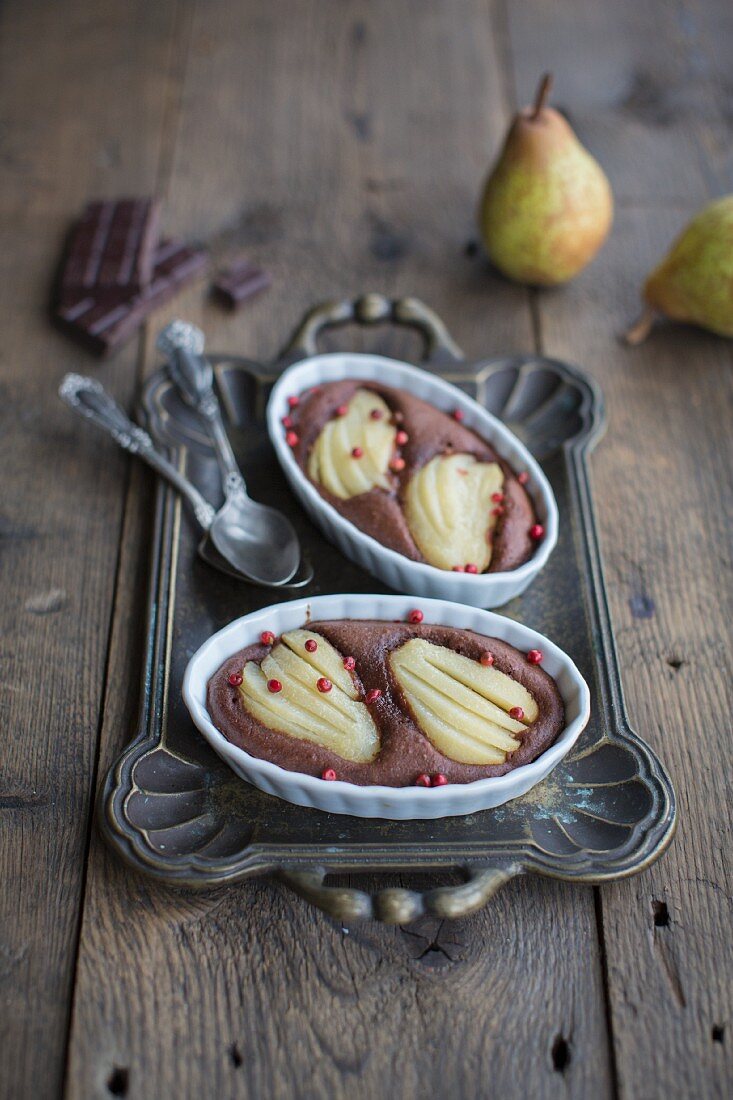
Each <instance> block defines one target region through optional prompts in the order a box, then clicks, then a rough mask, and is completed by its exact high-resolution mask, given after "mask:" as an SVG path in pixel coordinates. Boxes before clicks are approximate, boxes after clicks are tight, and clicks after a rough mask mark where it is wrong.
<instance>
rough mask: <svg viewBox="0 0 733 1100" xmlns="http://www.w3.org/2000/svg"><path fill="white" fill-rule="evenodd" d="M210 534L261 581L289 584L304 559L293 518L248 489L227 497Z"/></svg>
mask: <svg viewBox="0 0 733 1100" xmlns="http://www.w3.org/2000/svg"><path fill="white" fill-rule="evenodd" d="M209 536H210V538H211V541H212V542H213V544H214V546H215V547H216V549H217V550H218V551H219V553H220V554H221V555H222V557H224V558H226V560H227V561H228V562H230V563H231V564H232V565H233V566H234V568H235V569H237V570H238V571H239V572H241V573H246V574H247V576H248V577H249V578H250V579H251V580H253V581H254V582H255V583H257V584H285V583H287V581H289V580H291V579H292V577H293V576H294V575H295V573H296V571H297V569H298V564H299V563H300V545H299V543H298V537H297V535H296V533H295V529H294V527H293V525H292V523H291V522H290V520H289V519H288V518H287V517H286V516H284V515H283V514H282V512H278V511H277V510H276V509H275V508H270V507H268V505H266V504H258V503H257V502H256V501H254V500H251V499H250V498H249V497H248V496H246V495H245V494H244V493H233V494H231V495H230V496H228V497H227V499H226V500H225V502H224V504H223V505H222V507H221V508H220V509H219V511H218V512H217V513H216V515H215V516H214V520H213V522H212V524H211V527H210V529H209Z"/></svg>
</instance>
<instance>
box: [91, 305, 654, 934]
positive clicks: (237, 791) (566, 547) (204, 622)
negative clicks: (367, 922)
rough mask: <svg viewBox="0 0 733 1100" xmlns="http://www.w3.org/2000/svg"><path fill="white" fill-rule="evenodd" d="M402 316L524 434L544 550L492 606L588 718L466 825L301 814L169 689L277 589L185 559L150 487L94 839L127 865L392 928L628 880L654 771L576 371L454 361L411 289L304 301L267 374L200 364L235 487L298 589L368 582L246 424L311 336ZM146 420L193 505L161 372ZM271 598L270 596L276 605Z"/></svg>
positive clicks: (444, 368) (185, 426)
mask: <svg viewBox="0 0 733 1100" xmlns="http://www.w3.org/2000/svg"><path fill="white" fill-rule="evenodd" d="M349 321H350V322H355V323H361V324H366V323H373V322H377V321H379V322H387V321H390V322H392V323H397V324H408V325H412V326H414V327H417V328H418V329H419V330H420V332H421V333H422V335H423V336H424V338H425V346H426V359H425V361H424V363H423V365H424V366H426V367H427V368H428V369H433V370H437V371H439V372H440V373H441V374H442V375H443V376H444V377H445V378H448V379H449V380H450V381H452V382H454V383H455V384H456V385H458V386H460V387H461V388H462V389H464V390H465V391H466V392H467V393H470V394H471V395H472V396H475V397H476V398H477V400H478V401H480V402H481V403H482V404H484V405H485V406H486V407H487V408H488V409H490V410H491V411H492V412H493V413H495V414H497V415H499V416H501V417H502V419H505V420H506V421H507V422H508V423H509V424H510V425H511V426H512V428H513V429H514V430H515V431H516V432H517V433H518V434H519V435H520V436H521V437H522V438H523V440H524V441H525V442H526V443H527V444H528V446H529V447H530V449H531V450H532V451H533V452H534V454H535V455H536V456H537V458H538V459H539V460H540V461H541V462H542V465H543V467H544V469H545V471H546V473H547V475H548V477H549V478H550V481H551V483H552V485H553V488H554V491H555V494H556V496H557V500H558V505H559V508H560V516H561V536H560V541H559V544H558V546H557V549H556V550H555V552H554V554H553V555H552V557H551V559H550V562H549V565H548V566H547V568H546V569H545V570H544V572H543V574H542V575H541V577H540V578H539V579H538V580H537V581H536V582H535V584H534V585H533V586H532V587H531V588H530V589H529V591H528V592H526V593H525V594H524V595H523V596H522V597H520V598H519V599H517V600H514V601H513V602H512V603H510V604H508V605H507V606H506V607H505V608H504V609H503V612H504V613H505V614H507V615H511V616H513V617H515V618H517V619H521V620H522V621H526V622H527V623H530V624H531V625H532V626H533V627H536V628H537V629H539V630H541V631H543V632H545V633H547V634H549V635H550V636H551V637H552V638H554V639H556V640H557V641H559V642H560V643H561V644H562V646H563V648H564V649H566V650H567V651H568V652H569V653H570V654H571V656H572V657H573V658H574V660H575V661H576V662H577V664H578V666H579V668H580V670H581V672H582V673H583V674H584V676H585V677H586V679H587V681H588V683H589V684H590V686H591V692H592V697H593V715H592V718H591V722H590V724H589V726H588V728H587V729H586V731H585V732H584V734H583V735H582V737H581V739H580V741H579V743H578V745H577V746H576V748H575V750H574V751H573V752H572V753H571V755H570V756H569V757H568V758H567V759H566V760H565V761H564V762H563V763H562V764H561V765H560V766H559V767H558V768H556V769H555V771H553V772H552V773H551V775H550V776H549V778H548V779H547V780H546V781H545V782H544V783H543V784H542V785H541V786H539V787H537V788H536V789H535V790H534V791H531V792H530V793H529V794H528V795H527V796H525V797H524V798H522V799H518V800H516V801H513V802H510V803H508V804H507V805H505V806H503V807H501V808H498V809H495V810H486V811H484V812H483V813H479V814H475V815H472V816H469V817H457V818H447V819H444V820H441V821H426V822H418V821H409V822H391V821H369V820H360V819H357V818H350V817H343V816H338V815H330V814H325V813H321V812H320V811H317V810H307V809H302V808H300V807H298V806H292V805H290V804H289V803H286V802H283V801H280V800H279V799H276V798H273V797H271V796H268V795H266V794H263V793H261V792H260V791H258V790H256V789H255V788H254V787H250V786H249V785H248V784H246V783H244V782H243V781H242V780H240V779H238V778H237V777H236V776H235V775H234V774H233V773H232V772H231V771H230V770H229V769H228V768H227V767H226V765H225V764H224V763H223V762H222V761H221V760H220V759H219V758H218V757H217V756H216V755H215V754H214V753H213V752H212V750H210V749H209V747H208V746H207V744H206V743H205V741H204V740H203V738H202V737H201V736H200V735H199V734H198V732H197V731H196V729H195V728H194V726H193V724H192V722H191V721H190V719H189V717H188V713H187V712H186V710H185V708H184V705H183V701H182V699H181V695H180V686H181V680H182V676H183V671H184V669H185V666H186V663H187V661H188V659H189V657H190V656H191V654H192V653H193V652H194V651H195V650H196V649H197V648H198V646H199V645H200V644H201V642H203V641H204V640H205V639H206V638H207V637H208V636H209V635H210V634H211V633H212V632H213V631H215V630H217V629H218V628H219V627H221V626H222V625H223V624H225V623H226V622H228V621H230V620H231V619H233V618H235V617H237V616H239V615H243V614H245V613H246V612H248V611H251V610H254V609H255V608H257V607H262V606H266V605H267V604H269V603H272V602H274V600H275V599H276V598H277V596H276V595H273V592H272V591H268V590H264V589H257V588H254V587H252V586H250V585H247V584H244V583H239V582H237V581H234V580H230V579H228V578H227V577H225V576H223V575H221V574H219V573H218V572H216V571H215V570H213V569H212V568H211V567H209V566H207V565H206V564H205V563H203V562H202V561H200V559H199V558H198V557H197V555H196V545H197V541H198V534H197V532H196V531H195V530H194V526H193V523H192V521H191V520H190V517H189V516H188V514H187V512H186V511H185V506H183V505H182V504H181V502H180V501H179V499H178V498H177V497H176V496H175V494H174V493H173V492H172V491H170V490H169V489H167V488H166V487H165V486H164V485H163V484H162V483H161V484H159V486H158V489H157V497H156V506H155V531H154V539H153V553H152V561H151V576H150V595H149V605H148V633H147V643H146V650H145V665H144V672H143V687H142V703H141V711H140V718H139V725H138V727H137V730H136V731H135V735H134V737H133V739H132V741H131V742H130V744H129V745H128V747H127V748H126V749H125V750H124V752H123V753H122V755H121V756H120V758H119V759H118V760H117V762H116V763H115V764H114V766H113V767H112V768H111V770H110V772H109V774H108V775H107V777H106V781H105V783H104V787H103V790H102V792H101V798H100V818H101V823H102V828H103V831H104V833H105V835H106V837H107V839H108V840H109V841H110V843H111V844H112V845H113V847H114V848H115V849H116V850H117V851H118V852H119V853H120V855H121V856H123V857H124V859H125V860H127V862H128V863H129V864H131V865H132V866H133V867H135V868H137V869H138V870H140V871H144V872H146V873H148V874H151V875H153V876H155V878H157V879H159V880H161V881H163V882H166V883H168V884H170V885H172V886H178V887H186V888H189V887H213V886H218V885H220V884H222V883H225V882H237V881H239V880H241V879H244V878H247V877H249V876H253V875H264V874H277V875H278V876H279V877H280V879H281V880H282V881H284V882H286V883H287V884H288V885H289V886H290V887H292V888H293V889H294V890H295V891H297V892H298V893H299V894H301V895H302V896H303V897H305V898H307V899H308V900H309V901H311V902H313V903H315V904H316V905H318V906H320V907H321V908H322V909H325V910H326V911H327V912H329V913H330V914H331V915H333V916H335V917H337V918H339V919H340V920H342V921H350V920H354V919H356V918H362V917H371V918H375V919H379V920H383V921H389V922H396V923H405V922H407V921H410V920H412V919H414V918H415V917H417V916H419V915H421V914H422V913H425V912H428V913H431V914H434V915H438V916H441V917H456V916H461V915H463V914H465V913H467V912H470V911H472V910H474V909H476V908H478V907H480V906H481V905H483V904H484V903H485V902H486V901H487V900H488V898H489V897H490V896H491V895H492V894H493V893H494V891H495V890H496V889H497V888H498V887H499V886H500V885H501V884H502V883H504V882H505V881H506V880H507V879H508V878H510V877H511V876H513V875H517V874H523V873H525V872H534V873H537V874H543V875H550V876H553V877H555V878H562V879H567V880H571V881H579V882H583V883H600V882H604V881H606V880H609V879H614V878H620V877H622V876H625V875H630V874H633V873H635V872H637V871H641V870H642V869H643V868H644V867H646V866H648V865H649V864H650V863H651V862H652V861H653V860H654V859H656V858H657V857H658V856H659V855H660V854H661V852H662V851H663V850H664V848H665V847H666V846H667V844H668V843H669V841H670V840H671V837H672V835H673V832H674V826H675V797H674V791H673V789H672V785H671V783H670V780H669V777H668V776H667V774H666V772H665V771H664V769H663V767H662V765H661V764H660V762H659V760H658V759H657V758H656V756H655V755H654V754H653V753H652V751H651V750H650V749H649V747H648V746H647V745H646V744H645V743H644V741H642V740H641V738H640V737H639V736H638V735H637V734H636V733H634V732H633V731H632V730H631V728H630V727H629V724H628V720H627V718H626V714H625V711H624V705H623V699H622V692H621V683H620V678H619V670H618V663H617V658H616V653H615V648H614V642H613V636H612V633H611V627H610V622H609V613H608V606H607V602H606V594H605V590H604V582H603V572H602V567H601V559H600V552H599V547H598V539H597V534H596V525H595V520H594V515H593V507H592V502H591V491H590V485H589V479H588V466H587V459H588V454H589V452H590V450H591V449H592V447H593V445H594V443H595V442H596V441H597V439H598V437H599V435H600V432H601V429H602V425H603V402H602V399H601V394H600V392H599V390H598V389H597V387H596V386H595V384H594V383H593V382H592V381H591V379H589V378H588V377H586V376H585V375H584V374H583V373H582V372H581V371H580V370H577V369H575V368H573V367H570V366H567V365H566V364H564V363H560V362H557V361H555V360H550V359H544V358H540V357H509V358H505V359H495V360H487V361H480V362H476V363H467V362H465V361H464V359H463V357H462V355H461V352H460V350H459V349H458V348H457V346H456V345H455V344H454V342H453V341H452V340H451V338H450V336H449V335H448V333H447V332H446V330H445V327H444V326H443V324H442V323H441V322H440V320H439V319H438V318H437V317H436V316H435V314H433V313H432V312H431V311H430V310H428V309H427V307H426V306H424V305H423V304H422V303H421V302H418V301H416V300H415V299H403V300H400V301H396V302H390V301H388V300H386V299H384V298H382V297H381V296H378V295H368V296H367V297H365V298H362V299H359V301H357V302H348V301H347V302H340V303H331V304H326V305H323V306H319V307H317V308H316V309H314V310H312V311H311V312H310V314H308V316H307V317H306V319H305V320H304V322H303V324H302V325H301V326H300V328H299V329H298V330H297V332H296V333H295V335H294V336H293V338H292V339H291V341H290V343H289V344H288V346H287V348H286V350H285V352H284V353H283V355H282V356H281V358H280V359H279V360H278V362H277V363H276V364H275V365H274V366H273V367H272V368H263V367H262V366H261V365H260V364H258V363H255V362H251V361H249V360H247V359H242V358H236V357H231V356H218V357H215V358H214V362H215V371H216V378H217V384H218V388H219V393H220V395H221V398H222V404H223V406H224V408H225V410H226V414H227V416H228V419H229V422H230V425H231V436H232V440H233V444H234V446H235V450H236V451H237V454H238V457H239V459H240V460H241V465H242V468H243V471H244V475H245V478H246V480H247V484H248V487H249V489H250V491H251V493H252V495H253V496H254V497H255V498H256V499H267V500H269V501H270V502H271V503H273V504H274V505H275V506H277V507H280V508H283V509H284V510H286V511H287V512H289V514H290V515H291V516H292V518H293V520H294V522H295V524H296V526H297V527H298V530H299V534H300V536H301V538H302V541H303V545H304V547H305V548H306V553H307V555H308V556H309V557H310V559H311V561H312V563H313V565H314V566H315V576H314V579H313V581H312V582H311V584H310V585H309V587H308V588H306V589H304V590H302V591H301V592H299V593H298V594H299V595H302V594H304V593H305V594H313V595H315V594H317V593H322V592H337V591H346V592H358V591H361V592H370V591H371V592H374V591H385V589H384V588H383V587H382V586H381V585H380V584H379V582H377V581H376V580H374V579H373V578H372V577H370V576H368V575H367V574H365V573H364V572H362V571H361V570H360V569H359V568H357V567H356V566H354V565H352V564H351V563H350V562H349V561H347V560H346V559H344V558H343V557H342V556H341V554H340V553H339V552H338V551H337V550H336V549H335V548H334V547H332V546H331V545H329V544H328V543H327V542H325V540H324V539H323V538H322V537H321V536H320V534H319V533H318V532H317V531H316V529H315V528H314V527H313V526H312V525H311V524H310V521H309V520H308V519H307V518H306V517H305V516H304V515H303V514H302V513H301V512H300V510H299V509H298V508H297V506H296V505H295V502H294V500H293V498H292V497H291V496H290V492H289V490H288V488H287V486H286V484H285V481H284V478H283V477H282V475H281V473H280V470H279V468H278V466H277V463H276V461H275V457H274V455H273V453H272V449H271V447H270V445H269V442H268V439H267V436H266V433H265V431H264V429H263V426H262V413H263V408H264V404H265V401H266V397H267V391H268V383H270V382H271V381H272V379H273V378H274V377H276V376H277V374H278V373H279V371H280V370H281V369H282V367H283V366H284V365H285V364H287V363H290V362H293V361H296V360H298V359H300V358H302V357H304V356H306V355H312V354H314V353H315V352H316V350H317V348H316V341H317V339H318V337H319V334H320V333H321V331H322V330H323V329H325V328H326V327H328V326H331V325H336V324H342V323H345V322H349ZM142 410H143V413H144V416H145V419H146V420H147V423H148V427H149V428H150V430H151V432H152V433H153V435H154V436H155V437H156V438H157V440H158V441H159V442H161V443H163V444H164V445H165V446H166V447H167V448H168V450H169V452H170V453H171V454H172V456H173V457H174V459H175V460H176V461H177V462H178V463H179V464H180V467H181V468H182V469H185V471H186V472H187V474H188V476H189V477H190V478H191V479H192V480H193V481H194V482H195V483H196V484H197V485H198V486H199V488H200V489H201V490H202V492H203V493H204V495H207V496H208V497H209V499H211V500H212V502H214V503H216V502H217V501H218V500H219V499H220V490H219V485H218V475H217V472H216V465H215V463H214V460H213V456H212V454H211V451H210V450H209V447H208V445H207V441H206V438H205V436H204V434H203V432H202V430H201V429H200V425H199V424H198V423H197V420H196V417H195V414H193V413H192V412H191V411H190V410H189V409H188V408H186V407H184V406H183V405H182V404H181V403H180V402H179V400H178V399H177V398H176V396H175V393H174V392H173V390H172V389H171V387H170V385H169V383H168V382H167V380H166V377H165V375H164V374H163V372H162V371H161V372H159V373H157V374H155V375H154V376H153V377H152V378H151V379H150V380H149V382H148V384H147V386H146V387H145V391H144V394H143V397H142ZM292 595H293V593H292V592H288V591H285V592H283V594H282V597H283V599H288V598H291V597H292ZM455 868H460V869H462V870H463V872H464V878H465V881H464V882H462V883H461V884H459V885H450V886H441V887H436V888H434V889H431V890H429V891H427V892H425V893H420V892H417V891H414V890H409V889H401V888H400V889H395V888H384V889H382V890H381V891H379V892H377V893H376V894H374V895H371V894H369V893H366V892H364V891H362V890H359V889H357V888H354V887H352V886H345V887H342V886H332V885H329V884H328V883H327V882H326V881H325V878H326V875H327V874H330V873H337V872H338V873H343V872H359V871H361V872H365V871H369V872H374V871H387V870H391V871H393V872H394V871H399V872H419V871H427V870H432V871H436V870H442V871H444V872H445V871H447V870H448V869H455Z"/></svg>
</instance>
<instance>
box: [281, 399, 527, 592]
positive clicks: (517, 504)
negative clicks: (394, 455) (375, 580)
mask: <svg viewBox="0 0 733 1100" xmlns="http://www.w3.org/2000/svg"><path fill="white" fill-rule="evenodd" d="M359 389H365V390H371V391H372V392H374V393H376V394H378V395H379V396H380V397H381V398H382V400H383V401H385V403H386V404H387V405H388V406H389V408H390V409H391V410H392V414H393V419H394V422H395V423H396V424H397V425H398V426H399V427H400V428H403V429H404V430H405V431H406V432H407V434H408V437H409V438H408V441H407V443H406V444H404V446H403V447H401V448H399V455H400V457H401V458H403V459H404V460H405V466H404V469H403V470H402V471H401V472H400V473H392V474H391V475H390V477H391V480H392V483H393V486H394V488H393V491H392V492H385V490H384V489H381V488H374V489H371V490H370V491H369V492H367V493H360V494H359V495H358V496H354V497H351V498H350V499H349V500H341V499H340V498H339V497H336V496H333V494H331V493H329V492H328V490H327V489H326V488H325V487H324V486H323V485H321V484H319V482H317V481H312V482H311V483H312V484H313V485H315V487H316V489H317V490H318V492H319V493H320V494H321V496H322V497H323V498H324V500H327V501H328V503H329V504H331V505H332V506H333V507H334V508H335V509H336V511H337V512H340V513H341V515H342V516H344V517H345V518H346V519H348V520H349V521H350V522H351V523H353V524H354V526H355V527H358V528H359V529H360V530H361V531H364V532H365V533H366V534H367V535H371V536H372V538H374V539H376V540H377V542H380V543H382V545H383V546H387V547H388V548H389V549H390V550H396V551H397V553H399V554H404V556H405V557H407V558H410V559H411V560H412V561H424V560H425V559H424V558H423V555H422V554H421V553H420V550H419V549H418V547H417V545H416V544H415V541H414V539H413V537H412V535H411V534H410V530H409V528H408V526H407V521H406V519H405V516H404V512H403V510H402V500H403V497H404V492H405V489H406V487H407V484H408V482H409V480H410V478H411V477H412V475H413V474H414V473H415V472H416V471H417V470H419V469H421V468H422V467H423V466H425V465H427V463H428V462H430V460H431V459H432V458H435V456H436V455H442V454H451V453H453V454H470V455H473V456H474V457H475V458H476V459H478V460H479V461H480V462H498V463H499V465H500V466H501V469H502V472H503V474H504V486H503V492H504V494H505V496H504V501H503V508H504V513H503V515H502V516H500V517H499V519H498V522H497V524H496V527H495V528H494V532H493V553H492V556H491V563H490V564H489V568H488V570H487V572H489V573H499V572H506V571H508V570H511V569H516V568H517V567H518V566H520V565H522V564H523V563H524V562H525V561H527V560H528V559H529V558H530V557H531V556H532V552H533V549H534V543H533V541H532V538H531V537H530V534H529V532H530V528H531V527H532V525H533V524H534V523H535V522H536V517H535V513H534V508H533V505H532V501H531V499H530V497H529V495H528V494H527V492H526V490H525V489H524V487H523V486H522V485H521V484H520V482H519V481H518V480H517V474H516V472H515V471H514V470H513V469H512V468H511V466H510V465H509V463H508V462H506V461H505V460H504V459H503V458H502V457H501V456H500V455H498V454H497V453H496V451H495V450H494V449H493V447H491V446H490V444H489V443H487V442H486V441H485V440H484V439H481V437H480V436H478V435H476V433H475V432H473V431H471V429H470V428H466V427H464V426H463V425H462V424H460V423H459V422H458V421H456V420H455V419H454V418H453V417H452V416H449V415H448V414H447V413H444V412H441V411H440V410H439V409H436V408H435V407H434V406H433V405H429V404H428V403H427V402H426V401H423V400H421V398H419V397H413V396H412V394H410V393H408V392H407V391H406V390H402V389H395V388H393V387H391V386H383V385H381V384H380V383H378V382H364V381H361V380H357V379H348V380H346V381H343V382H328V383H326V384H325V385H323V386H319V387H317V389H315V390H313V391H311V392H310V393H309V394H307V395H305V396H302V397H301V399H300V404H299V405H297V406H296V408H294V409H293V410H292V411H291V413H290V421H291V422H292V430H293V431H294V432H295V433H296V435H297V436H298V442H297V443H296V444H295V446H294V447H293V455H294V457H295V460H296V462H297V463H298V465H299V466H300V468H301V470H302V471H303V474H304V476H305V477H308V471H307V465H308V455H309V453H310V450H311V448H312V447H313V444H314V443H315V442H316V440H317V439H318V436H319V435H320V433H321V431H322V430H323V428H324V426H325V425H326V424H327V423H328V421H329V420H331V419H332V418H333V417H334V416H335V415H336V410H337V409H338V408H339V406H341V405H348V403H349V401H350V400H351V398H352V397H353V395H354V393H355V392H356V390H359ZM309 480H311V479H310V478H309Z"/></svg>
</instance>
